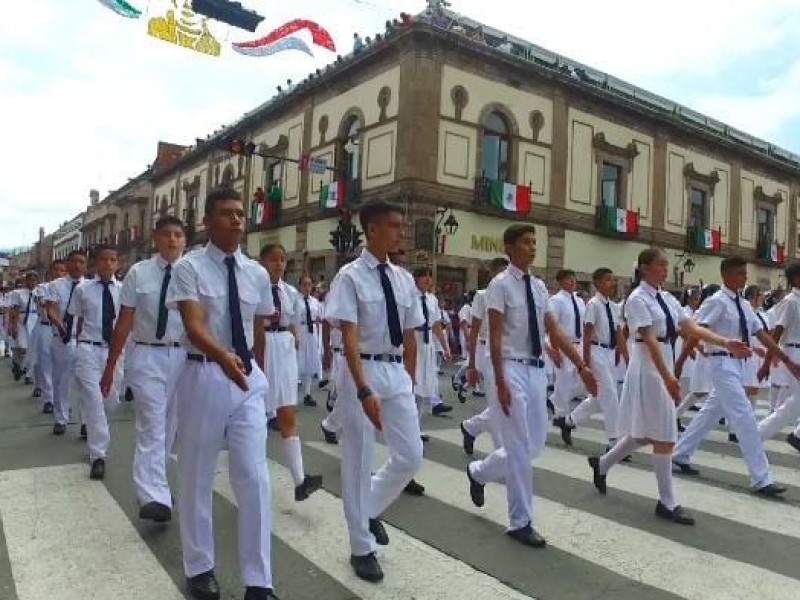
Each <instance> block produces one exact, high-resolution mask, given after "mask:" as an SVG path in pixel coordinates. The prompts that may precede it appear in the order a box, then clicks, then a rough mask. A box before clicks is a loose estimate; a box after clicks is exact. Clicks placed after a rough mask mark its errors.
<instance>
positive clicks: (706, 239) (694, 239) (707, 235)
mask: <svg viewBox="0 0 800 600" xmlns="http://www.w3.org/2000/svg"><path fill="white" fill-rule="evenodd" d="M686 248H687V249H688V250H691V251H692V252H704V253H706V254H719V251H720V250H721V249H722V229H719V228H718V229H708V228H706V227H699V226H697V225H692V226H689V228H688V229H687V230H686Z"/></svg>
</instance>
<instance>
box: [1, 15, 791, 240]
mask: <svg viewBox="0 0 800 600" xmlns="http://www.w3.org/2000/svg"><path fill="white" fill-rule="evenodd" d="M165 1H166V0H149V5H150V6H151V8H152V9H153V12H155V10H156V7H158V6H159V3H161V8H163V3H164V2H165ZM796 1H797V0H762V1H760V2H758V1H757V0H750V1H743V0H739V1H737V0H728V1H723V0H701V1H697V0H692V1H690V0H673V2H671V3H670V4H669V6H668V7H664V8H662V5H655V4H653V3H650V2H641V1H638V2H634V1H632V0H617V1H616V2H613V1H609V2H604V3H600V2H594V1H591V0H560V1H559V2H557V3H540V2H531V1H530V0H499V1H496V2H492V3H487V2H486V1H485V0H453V4H454V6H453V8H454V9H456V10H458V11H459V12H461V13H463V14H465V15H468V16H470V17H471V18H474V19H476V20H479V21H483V22H486V23H487V24H489V25H491V26H493V27H496V28H498V29H502V30H506V31H508V32H510V33H512V34H514V35H516V36H518V37H521V38H523V39H528V40H530V41H532V42H534V43H537V44H539V45H541V46H544V47H546V48H549V49H551V50H553V51H556V52H559V53H562V54H565V55H567V56H570V57H571V58H574V59H577V60H580V61H582V62H584V63H587V64H589V65H591V66H593V67H596V68H599V69H602V70H605V71H607V72H609V73H611V74H613V75H616V76H618V77H621V78H626V79H629V80H631V81H632V82H633V83H636V84H638V85H642V86H645V87H648V86H653V87H654V88H655V89H656V90H664V89H670V86H669V82H670V81H671V80H672V78H673V77H674V76H675V75H676V74H695V75H705V76H707V77H709V79H710V80H713V77H714V76H716V74H718V73H720V72H721V71H722V70H724V69H725V68H726V67H729V66H730V65H731V64H736V63H737V61H739V60H741V59H742V58H744V57H748V56H752V55H753V54H754V53H758V52H768V51H771V50H772V49H775V48H785V47H786V46H787V44H789V43H791V41H790V40H791V39H793V38H790V37H789V36H794V37H797V36H796V35H795V32H796V31H799V30H800V22H798V20H799V19H800V16H793V13H792V9H794V8H795V6H796ZM133 3H134V4H136V5H138V6H140V7H142V8H144V7H145V6H146V5H148V0H135V1H134V2H133ZM8 4H9V6H7V7H5V6H4V18H3V19H2V20H0V89H2V90H3V93H2V95H0V130H2V131H3V134H4V143H3V144H2V145H0V164H3V167H4V169H3V170H4V175H5V176H4V177H3V178H0V240H2V242H0V244H1V245H3V246H12V245H18V244H22V243H24V242H26V241H28V242H29V241H32V240H34V239H35V237H36V234H37V230H38V227H39V226H40V225H42V226H44V227H45V228H46V229H47V230H48V231H51V230H53V229H54V228H55V227H56V226H57V225H58V223H59V222H61V221H64V220H66V219H68V218H70V217H72V216H73V215H74V214H76V213H77V212H78V211H80V210H82V209H84V208H85V205H86V202H87V196H88V190H89V189H90V188H92V187H97V188H99V189H100V190H101V191H102V192H103V193H105V192H107V191H108V190H109V189H112V188H117V187H119V186H120V185H122V184H123V183H124V182H125V181H127V178H128V177H132V176H134V175H136V174H138V173H139V172H141V171H142V170H143V169H144V168H145V167H146V166H147V164H148V163H149V162H150V161H152V159H153V158H154V153H155V148H156V142H157V141H158V140H159V139H161V140H167V141H172V142H178V143H192V142H193V141H194V139H195V137H203V136H205V135H207V134H208V133H210V132H212V131H214V130H216V129H218V128H219V127H221V126H222V125H224V124H226V123H230V122H231V121H233V120H235V119H237V118H238V117H240V116H241V115H242V114H243V113H245V112H247V111H249V110H251V109H252V108H254V107H255V106H256V105H258V104H260V103H261V102H263V101H265V100H266V99H268V98H269V97H271V96H272V94H273V93H274V90H275V86H276V85H278V84H281V83H284V82H285V81H286V79H287V78H292V79H294V80H299V79H301V78H303V77H304V76H305V75H306V74H307V73H308V72H309V71H312V70H313V69H315V68H317V67H320V66H322V65H324V64H325V63H326V62H328V61H329V60H330V59H331V58H332V56H331V55H330V54H329V53H327V52H325V51H320V52H318V57H317V58H316V59H311V58H309V57H306V56H305V55H302V54H299V53H286V54H283V55H280V56H277V57H271V58H266V59H264V58H249V57H241V56H238V55H236V54H235V53H233V52H232V51H230V48H229V47H228V46H227V44H229V43H230V42H231V41H242V40H246V39H252V38H255V37H258V36H259V35H263V33H265V32H266V31H268V30H269V29H271V28H273V27H274V26H277V25H278V24H280V23H282V22H284V21H286V20H289V19H290V18H296V17H305V18H311V19H314V20H317V21H319V22H320V23H321V24H323V25H324V26H326V27H327V28H329V29H330V30H331V32H332V34H333V36H334V39H335V40H336V41H337V42H338V43H339V45H340V52H341V53H342V54H345V53H347V52H348V51H349V50H350V43H351V39H352V33H353V31H360V32H362V33H364V34H365V35H370V34H372V33H374V32H376V31H379V30H380V29H382V24H383V22H384V21H385V20H386V19H387V18H391V17H393V16H395V15H397V14H398V13H399V12H400V11H401V10H406V11H408V12H418V11H419V10H421V9H422V8H423V7H424V2H423V1H422V0H416V1H415V2H408V1H404V0H292V1H291V2H274V1H272V0H270V1H269V2H267V1H266V0H263V1H262V0H244V4H245V5H247V6H250V7H252V8H254V9H256V10H259V11H260V12H261V13H262V14H265V15H266V16H267V18H266V19H265V21H264V23H262V25H261V27H260V28H259V32H258V34H250V33H248V32H241V31H235V30H230V29H223V30H222V31H221V32H220V37H221V38H222V39H221V41H222V42H223V57H221V58H219V59H214V58H209V57H205V56H202V55H198V54H195V53H193V52H190V51H187V50H184V49H179V48H176V47H174V46H169V45H167V44H165V43H163V42H160V41H158V40H154V39H152V38H150V37H148V36H147V35H146V34H145V30H146V20H144V19H142V20H138V21H130V20H126V19H122V18H120V17H117V16H116V15H114V14H113V13H111V12H110V11H108V10H107V9H105V8H104V7H103V6H102V5H101V4H100V3H99V2H92V1H88V2H80V3H79V2H64V1H63V0H39V1H38V2H36V3H35V8H32V7H31V3H29V2H13V3H8ZM159 10H161V9H159ZM794 44H795V47H798V45H797V42H794ZM798 49H800V48H798ZM793 73H794V75H793V79H791V81H789V82H784V81H783V80H776V81H766V82H761V83H760V84H759V81H758V78H757V77H754V79H753V82H754V83H753V90H752V93H750V94H748V95H746V96H743V97H740V98H731V97H726V96H722V95H718V94H708V93H706V94H702V95H700V96H699V98H698V95H697V94H696V91H695V90H686V91H685V94H686V95H685V98H691V99H693V100H696V101H695V102H694V106H698V107H699V108H701V109H702V110H705V111H707V112H708V113H709V114H710V115H712V116H714V117H717V118H720V119H722V120H726V121H730V123H731V124H733V125H736V126H737V127H740V128H742V129H745V130H746V131H749V132H751V133H754V134H757V135H761V136H766V137H769V136H770V135H773V134H774V133H775V132H777V131H779V129H780V127H781V126H782V124H783V123H785V122H786V121H787V120H791V119H794V118H797V117H798V116H799V115H798V113H800V109H798V106H800V103H797V102H794V101H793V100H794V99H796V98H797V97H798V94H800V67H796V69H795V72H793ZM673 99H674V100H678V101H680V100H682V99H684V97H683V96H681V97H674V98H673Z"/></svg>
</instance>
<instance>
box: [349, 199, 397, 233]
mask: <svg viewBox="0 0 800 600" xmlns="http://www.w3.org/2000/svg"><path fill="white" fill-rule="evenodd" d="M394 214H397V215H403V216H405V212H404V211H403V209H402V208H400V207H399V206H397V205H396V204H389V203H388V202H382V201H376V202H368V203H367V204H365V205H364V207H363V208H362V209H361V210H360V211H359V213H358V221H359V223H360V224H361V229H362V231H364V235H366V232H367V228H368V227H369V226H370V225H371V224H372V223H376V222H378V221H380V220H381V219H383V218H384V217H387V216H389V215H394Z"/></svg>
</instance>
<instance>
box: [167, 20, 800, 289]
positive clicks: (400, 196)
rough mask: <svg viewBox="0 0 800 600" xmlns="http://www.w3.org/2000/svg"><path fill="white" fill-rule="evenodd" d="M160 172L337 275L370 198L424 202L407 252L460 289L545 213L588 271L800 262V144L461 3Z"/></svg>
mask: <svg viewBox="0 0 800 600" xmlns="http://www.w3.org/2000/svg"><path fill="white" fill-rule="evenodd" d="M247 144H250V145H249V146H248V145H247ZM232 150H233V151H234V152H232ZM309 164H314V165H315V167H316V168H309ZM152 180H153V186H154V197H153V199H152V207H151V208H152V210H153V212H154V216H155V215H156V214H166V213H171V214H175V215H178V216H180V217H182V218H185V219H187V220H188V222H189V223H190V225H191V226H192V227H194V228H195V230H196V240H195V241H197V242H201V241H202V240H203V233H202V224H201V218H202V215H201V212H202V206H200V204H201V203H202V199H203V198H204V196H205V194H206V192H207V191H208V190H209V189H211V188H212V187H214V186H216V185H219V184H220V183H229V184H231V185H233V186H234V187H235V188H236V189H238V190H239V191H241V193H242V194H243V196H244V197H245V198H246V199H247V200H248V203H249V205H248V211H249V214H250V223H249V225H248V232H249V235H248V239H247V250H248V251H249V252H250V253H251V254H256V253H257V252H258V250H259V248H260V247H261V246H262V245H263V244H264V243H266V242H271V241H277V242H280V243H282V244H283V245H284V246H285V247H286V248H287V250H288V252H289V253H290V256H291V259H292V264H291V265H290V274H291V276H297V275H299V274H300V272H301V271H307V272H310V273H311V274H312V275H313V276H315V278H322V277H330V276H331V275H332V274H333V273H334V271H335V268H336V265H337V261H338V260H340V259H341V254H342V250H344V251H346V250H347V249H348V244H347V243H346V242H348V241H350V238H351V236H352V227H351V226H350V225H349V222H348V221H347V219H348V217H349V214H350V211H352V212H353V213H357V211H358V208H359V206H361V205H362V204H363V203H365V202H369V201H372V200H376V199H383V200H389V201H393V202H396V203H398V204H400V205H401V206H402V207H403V208H404V210H405V211H406V213H407V224H408V231H407V234H408V235H407V239H406V261H407V262H408V263H409V264H412V265H413V264H415V263H421V262H428V263H432V264H434V265H435V267H436V270H437V274H438V279H439V282H440V285H442V286H443V288H444V291H445V292H446V293H449V294H456V293H460V292H462V291H464V290H465V289H469V288H474V287H476V286H477V285H479V284H482V283H484V282H485V279H486V273H485V271H484V262H485V260H486V259H490V258H492V257H494V256H496V255H498V254H500V253H502V251H503V245H502V240H501V236H502V232H503V230H504V229H505V228H506V227H507V226H508V225H509V224H510V223H513V222H517V221H531V222H533V223H535V224H536V225H537V244H538V255H537V259H536V263H535V267H536V269H537V270H538V271H539V272H540V273H541V274H542V275H545V276H547V277H552V276H553V275H554V273H555V272H556V271H557V270H558V269H561V268H571V269H574V270H575V271H577V272H578V273H579V274H580V278H581V280H582V281H584V282H588V280H589V275H590V273H591V271H592V270H593V269H594V268H595V267H597V266H600V265H604V266H609V267H611V268H612V269H614V270H615V271H616V272H617V273H619V274H620V275H622V276H623V277H626V276H630V274H631V273H632V268H633V263H634V260H635V257H636V255H637V254H638V252H639V251H640V250H642V249H643V248H646V247H648V246H650V245H654V244H655V245H660V246H663V247H665V248H667V249H668V252H669V254H670V258H671V259H672V262H673V264H674V267H675V271H674V278H673V279H674V281H672V284H673V285H674V286H675V287H677V286H679V285H681V284H685V283H693V282H699V281H709V280H715V279H718V264H719V261H720V257H721V256H724V255H739V256H742V257H745V258H747V259H748V260H749V261H750V262H751V280H752V281H754V282H757V283H759V284H761V285H763V286H765V287H766V286H777V285H779V284H780V269H779V267H780V265H781V263H782V262H783V261H784V260H785V258H788V257H796V256H798V239H797V238H798V231H797V221H798V218H800V214H799V213H798V206H797V195H798V191H800V159H799V158H798V157H797V156H795V155H794V154H792V153H790V152H787V151H785V150H782V149H780V148H777V147H775V146H774V145H771V144H769V143H767V142H763V141H761V140H758V139H756V138H754V137H752V136H750V135H748V134H746V133H744V132H741V131H738V130H736V129H734V128H732V127H730V126H727V125H725V124H723V123H720V122H718V121H716V120H714V119H712V118H710V117H706V116H704V115H700V114H698V113H696V112H694V111H691V110H689V109H687V108H685V107H682V106H680V105H677V104H675V103H674V102H671V101H669V100H666V99H664V98H661V97H659V96H656V95H654V94H651V93H649V92H646V91H644V90H641V89H639V88H636V87H634V86H632V85H630V84H627V83H625V82H622V81H620V80H618V79H615V78H614V77H612V76H610V75H606V74H604V73H600V72H598V71H596V70H594V69H592V68H590V67H588V66H585V65H581V64H578V63H576V62H574V61H571V60H569V59H566V58H564V57H561V56H558V55H555V54H553V53H551V52H549V51H547V50H545V49H542V48H539V47H537V46H534V45H532V44H530V43H528V42H525V41H523V40H519V39H515V38H513V37H510V36H507V35H505V34H503V33H502V32H499V31H495V30H492V29H490V28H489V27H485V26H483V25H481V24H480V23H476V22H472V21H469V20H466V19H459V20H458V21H456V18H455V16H454V15H451V14H449V13H442V14H439V15H437V16H436V18H428V17H424V16H423V17H418V18H416V19H415V20H413V21H412V22H411V23H409V24H406V25H399V26H397V27H396V28H395V27H393V28H392V30H391V31H387V32H386V33H385V34H382V35H379V36H376V40H375V41H374V42H373V43H372V44H370V45H369V46H367V47H366V48H365V49H363V50H360V51H358V52H355V53H353V54H351V55H349V56H347V57H344V58H338V59H337V60H336V61H335V62H334V63H333V64H332V65H330V66H329V67H326V68H325V69H324V70H318V71H317V72H316V73H314V74H312V75H310V76H309V77H308V78H307V79H306V80H304V81H303V82H301V83H300V84H298V85H295V86H291V87H290V88H289V89H287V90H280V91H279V93H278V94H277V95H276V96H275V97H273V98H272V99H270V100H269V101H267V102H265V103H264V104H263V105H261V106H259V107H257V108H256V109H255V110H253V111H251V112H250V113H248V114H247V115H245V116H244V117H243V118H242V119H240V120H239V121H238V122H237V123H235V124H234V125H232V126H230V127H228V128H226V129H225V130H224V131H221V132H218V133H216V134H214V135H213V136H210V137H209V138H208V139H206V140H202V141H198V144H197V145H196V146H194V147H192V149H191V150H190V151H189V152H187V153H185V154H184V155H183V156H182V157H181V158H180V159H179V160H177V161H176V162H175V163H174V164H173V165H172V166H171V167H169V168H167V169H164V170H162V171H161V172H160V173H158V174H156V175H154V176H153V178H152ZM345 209H346V210H345ZM340 219H342V220H343V222H342V223H340ZM332 232H335V233H332ZM337 235H338V239H339V240H340V241H341V240H342V239H344V240H345V243H344V244H342V246H340V248H339V251H337V250H334V248H333V247H332V241H336V240H335V239H334V237H335V236H337ZM349 245H350V246H352V244H349ZM350 250H352V248H350Z"/></svg>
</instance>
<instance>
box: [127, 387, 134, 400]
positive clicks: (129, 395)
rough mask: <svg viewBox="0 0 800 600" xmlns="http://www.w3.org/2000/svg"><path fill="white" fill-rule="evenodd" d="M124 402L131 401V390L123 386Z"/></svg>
mask: <svg viewBox="0 0 800 600" xmlns="http://www.w3.org/2000/svg"><path fill="white" fill-rule="evenodd" d="M125 402H133V390H132V389H131V388H125Z"/></svg>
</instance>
